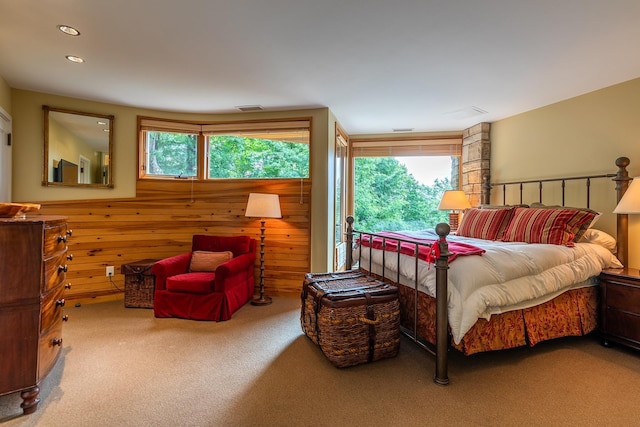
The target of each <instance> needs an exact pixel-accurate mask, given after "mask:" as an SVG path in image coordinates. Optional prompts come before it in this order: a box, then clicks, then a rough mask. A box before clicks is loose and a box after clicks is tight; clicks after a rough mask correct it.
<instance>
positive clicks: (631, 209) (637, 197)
mask: <svg viewBox="0 0 640 427" xmlns="http://www.w3.org/2000/svg"><path fill="white" fill-rule="evenodd" d="M613 213H617V214H640V178H639V177H636V178H633V181H631V185H629V188H627V191H625V193H624V196H622V199H620V202H619V203H618V206H616V208H615V209H614V210H613Z"/></svg>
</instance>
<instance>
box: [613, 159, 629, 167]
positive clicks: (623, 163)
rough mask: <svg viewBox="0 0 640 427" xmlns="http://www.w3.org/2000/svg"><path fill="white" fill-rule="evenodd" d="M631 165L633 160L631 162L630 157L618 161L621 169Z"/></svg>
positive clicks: (617, 163)
mask: <svg viewBox="0 0 640 427" xmlns="http://www.w3.org/2000/svg"><path fill="white" fill-rule="evenodd" d="M629 163H631V160H629V158H628V157H618V158H617V159H616V166H618V167H619V168H626V167H627V166H629Z"/></svg>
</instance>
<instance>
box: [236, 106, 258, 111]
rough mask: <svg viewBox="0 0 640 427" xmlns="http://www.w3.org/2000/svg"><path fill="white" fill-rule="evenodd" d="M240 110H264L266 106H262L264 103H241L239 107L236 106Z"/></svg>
mask: <svg viewBox="0 0 640 427" xmlns="http://www.w3.org/2000/svg"><path fill="white" fill-rule="evenodd" d="M236 108H237V109H238V110H240V111H262V110H264V108H262V105H240V106H239V107H236Z"/></svg>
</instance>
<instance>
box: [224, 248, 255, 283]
mask: <svg viewBox="0 0 640 427" xmlns="http://www.w3.org/2000/svg"><path fill="white" fill-rule="evenodd" d="M254 264H255V254H252V253H246V254H242V255H240V256H237V257H235V258H232V259H230V260H229V261H227V262H225V263H223V264H220V265H219V266H218V268H216V280H215V285H214V287H215V289H214V291H215V292H224V291H225V290H226V289H228V288H229V287H230V286H231V287H233V286H234V285H238V284H242V283H245V282H246V276H247V275H249V274H253V266H254Z"/></svg>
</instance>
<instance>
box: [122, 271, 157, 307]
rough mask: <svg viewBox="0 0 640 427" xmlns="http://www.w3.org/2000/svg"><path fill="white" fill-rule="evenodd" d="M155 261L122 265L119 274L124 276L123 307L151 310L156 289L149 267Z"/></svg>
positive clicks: (154, 278) (154, 279)
mask: <svg viewBox="0 0 640 427" xmlns="http://www.w3.org/2000/svg"><path fill="white" fill-rule="evenodd" d="M156 261H157V259H143V260H141V261H136V262H132V263H130V264H123V265H122V267H121V268H120V272H121V273H122V274H124V306H125V307H129V308H131V307H133V308H153V293H154V292H155V289H156V277H155V276H154V275H153V273H152V272H151V267H152V266H153V264H154V263H155V262H156Z"/></svg>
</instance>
